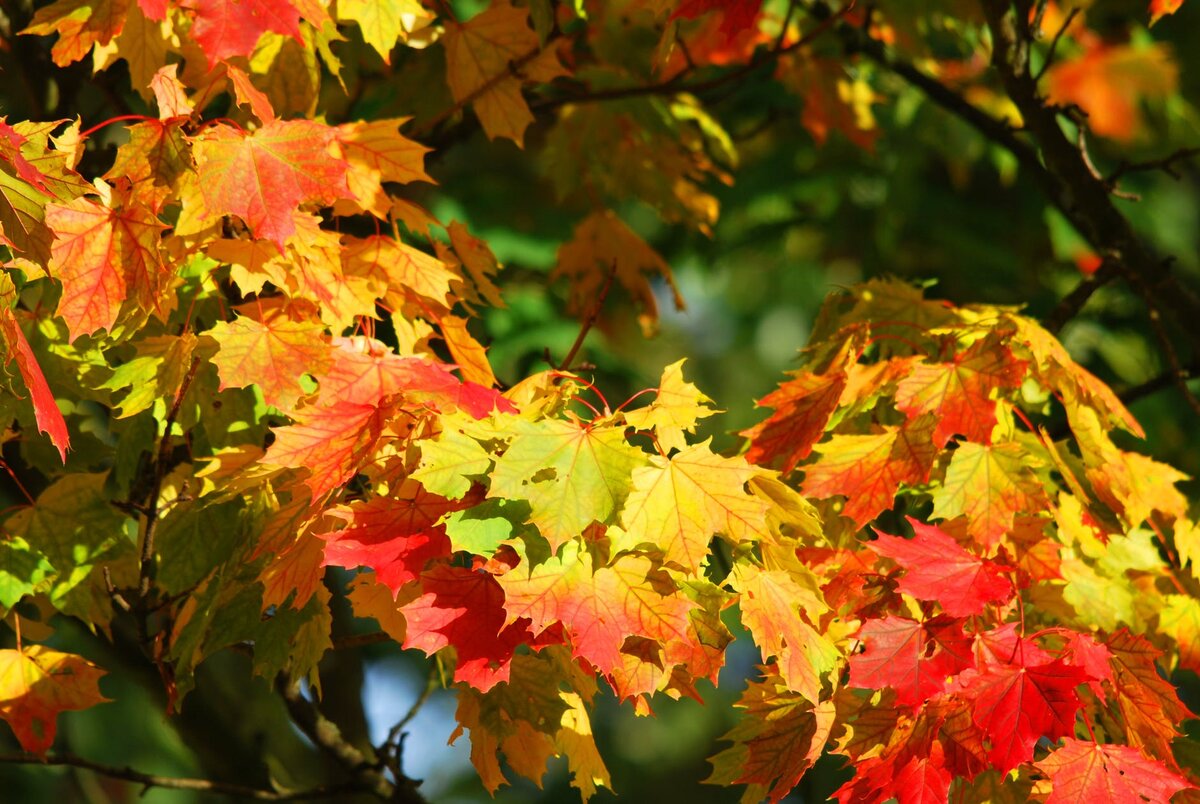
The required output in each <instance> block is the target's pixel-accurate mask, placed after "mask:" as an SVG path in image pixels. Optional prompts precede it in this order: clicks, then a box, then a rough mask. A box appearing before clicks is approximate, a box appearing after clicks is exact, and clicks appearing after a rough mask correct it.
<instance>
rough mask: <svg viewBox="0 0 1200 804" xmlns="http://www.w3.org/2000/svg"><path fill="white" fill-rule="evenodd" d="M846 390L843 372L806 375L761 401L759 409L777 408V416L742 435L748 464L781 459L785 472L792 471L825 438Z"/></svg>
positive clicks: (769, 418)
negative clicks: (827, 428)
mask: <svg viewBox="0 0 1200 804" xmlns="http://www.w3.org/2000/svg"><path fill="white" fill-rule="evenodd" d="M845 387H846V373H845V372H844V371H830V372H828V373H825V374H809V373H807V372H805V373H802V374H797V375H796V376H795V377H794V378H793V379H790V380H788V381H787V382H784V383H780V385H779V387H778V388H776V389H775V390H774V391H772V392H771V393H769V394H767V395H766V396H764V397H763V398H762V399H760V400H758V406H759V407H769V408H775V412H774V413H772V414H771V415H770V416H769V417H768V418H767V419H765V420H763V421H761V422H759V423H758V424H756V425H755V426H753V427H751V428H750V429H748V430H744V431H742V433H741V434H742V435H743V436H745V437H746V438H748V439H750V449H749V450H747V452H746V460H748V461H749V462H750V463H753V464H759V465H764V464H767V463H769V462H770V461H773V460H774V459H776V458H778V457H781V456H782V457H783V471H784V472H790V471H792V469H794V468H795V467H796V464H797V463H799V462H800V461H802V460H804V459H805V458H807V457H808V455H809V453H811V452H812V448H813V444H815V443H817V442H818V441H820V440H821V436H823V435H824V434H825V425H827V424H828V423H829V417H830V416H831V415H832V414H833V411H834V409H835V408H837V404H838V400H839V399H840V398H841V395H842V391H843V389H845Z"/></svg>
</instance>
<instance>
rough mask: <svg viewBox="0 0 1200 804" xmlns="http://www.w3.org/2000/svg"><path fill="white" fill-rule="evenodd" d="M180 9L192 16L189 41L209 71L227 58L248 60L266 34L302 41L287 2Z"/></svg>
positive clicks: (191, 1) (209, 1)
mask: <svg viewBox="0 0 1200 804" xmlns="http://www.w3.org/2000/svg"><path fill="white" fill-rule="evenodd" d="M184 5H185V7H187V8H189V9H191V10H192V11H193V13H195V15H196V19H195V22H193V23H192V37H193V38H194V39H195V40H196V43H197V44H199V45H200V49H201V50H203V51H204V55H205V56H207V57H208V66H209V67H213V66H215V65H216V63H217V62H218V61H221V60H222V59H227V58H229V57H230V56H249V55H250V54H251V53H253V52H254V46H255V45H257V44H258V40H259V37H261V36H262V35H263V34H264V33H266V32H267V31H274V32H275V33H279V34H283V35H284V36H290V37H292V38H294V39H295V40H296V41H297V42H300V43H303V41H304V40H303V38H302V37H301V35H300V12H299V11H297V10H296V7H295V6H293V5H292V4H291V3H289V2H288V0H188V1H187V2H186V3H184ZM154 10H155V11H157V9H154Z"/></svg>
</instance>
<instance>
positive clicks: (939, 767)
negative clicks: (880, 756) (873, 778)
mask: <svg viewBox="0 0 1200 804" xmlns="http://www.w3.org/2000/svg"><path fill="white" fill-rule="evenodd" d="M944 762H945V755H944V749H943V748H942V744H941V743H938V742H935V743H933V745H931V746H930V747H929V756H927V757H920V756H915V757H913V758H912V759H910V760H909V761H908V762H907V763H906V764H905V765H904V766H903V767H901V768H900V769H899V770H897V771H896V774H895V775H894V776H893V777H892V788H893V789H894V790H896V793H897V795H896V800H897V802H898V804H943V802H945V801H947V800H949V795H950V782H951V781H953V779H952V778H951V776H950V772H949V771H948V770H946V767H945V765H944V764H943V763H944Z"/></svg>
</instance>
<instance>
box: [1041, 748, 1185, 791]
mask: <svg viewBox="0 0 1200 804" xmlns="http://www.w3.org/2000/svg"><path fill="white" fill-rule="evenodd" d="M1034 767H1036V768H1037V769H1038V770H1040V771H1041V772H1042V773H1044V774H1046V775H1047V776H1049V777H1050V781H1051V783H1052V784H1053V785H1054V787H1053V789H1052V790H1051V792H1050V797H1049V798H1047V799H1046V804H1068V802H1076V801H1130V802H1138V801H1169V800H1170V798H1171V796H1173V795H1175V794H1176V793H1178V792H1179V791H1181V790H1194V789H1195V785H1193V784H1192V783H1191V782H1189V781H1188V780H1187V779H1185V778H1183V777H1182V776H1180V775H1179V774H1177V773H1174V772H1173V771H1171V770H1169V769H1168V768H1167V766H1166V765H1165V764H1163V763H1162V762H1160V761H1158V760H1154V759H1150V758H1149V757H1147V756H1146V755H1145V754H1144V753H1142V752H1141V751H1139V750H1138V749H1136V748H1130V747H1129V746H1126V745H1098V744H1096V743H1094V742H1088V741H1086V740H1076V739H1073V738H1071V737H1067V738H1066V739H1065V740H1063V744H1062V747H1060V748H1057V749H1055V750H1054V751H1053V752H1052V753H1051V754H1050V756H1048V757H1046V758H1045V759H1043V760H1041V761H1040V762H1035V763H1034Z"/></svg>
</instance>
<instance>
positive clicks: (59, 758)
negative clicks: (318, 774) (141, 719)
mask: <svg viewBox="0 0 1200 804" xmlns="http://www.w3.org/2000/svg"><path fill="white" fill-rule="evenodd" d="M0 763H7V764H10V765H45V766H66V767H72V768H83V769H84V770H90V771H92V772H93V773H98V774H100V775H101V776H107V777H109V778H110V779H121V780H124V781H127V782H133V783H134V784H140V785H142V787H143V788H144V790H148V789H150V788H152V787H163V788H169V789H173V790H198V791H201V792H205V793H217V794H220V795H225V796H237V797H239V798H248V799H252V800H254V801H310V800H313V799H321V798H334V799H336V798H341V797H343V796H345V795H346V794H348V793H353V792H356V791H357V792H362V788H361V787H360V786H358V785H354V784H343V785H332V786H329V787H314V788H312V789H310V790H298V791H295V792H280V791H276V790H264V789H262V788H258V787H246V786H245V785H240V784H231V783H229V782H221V781H217V780H215V779H189V778H181V777H175V776H158V775H156V774H153V773H143V772H141V771H137V770H134V769H133V768H127V767H126V768H118V767H115V766H112V765H102V764H100V763H99V762H92V761H91V760H90V759H84V758H82V757H77V756H74V755H72V754H54V755H48V756H44V757H40V756H37V755H35V754H0Z"/></svg>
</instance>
